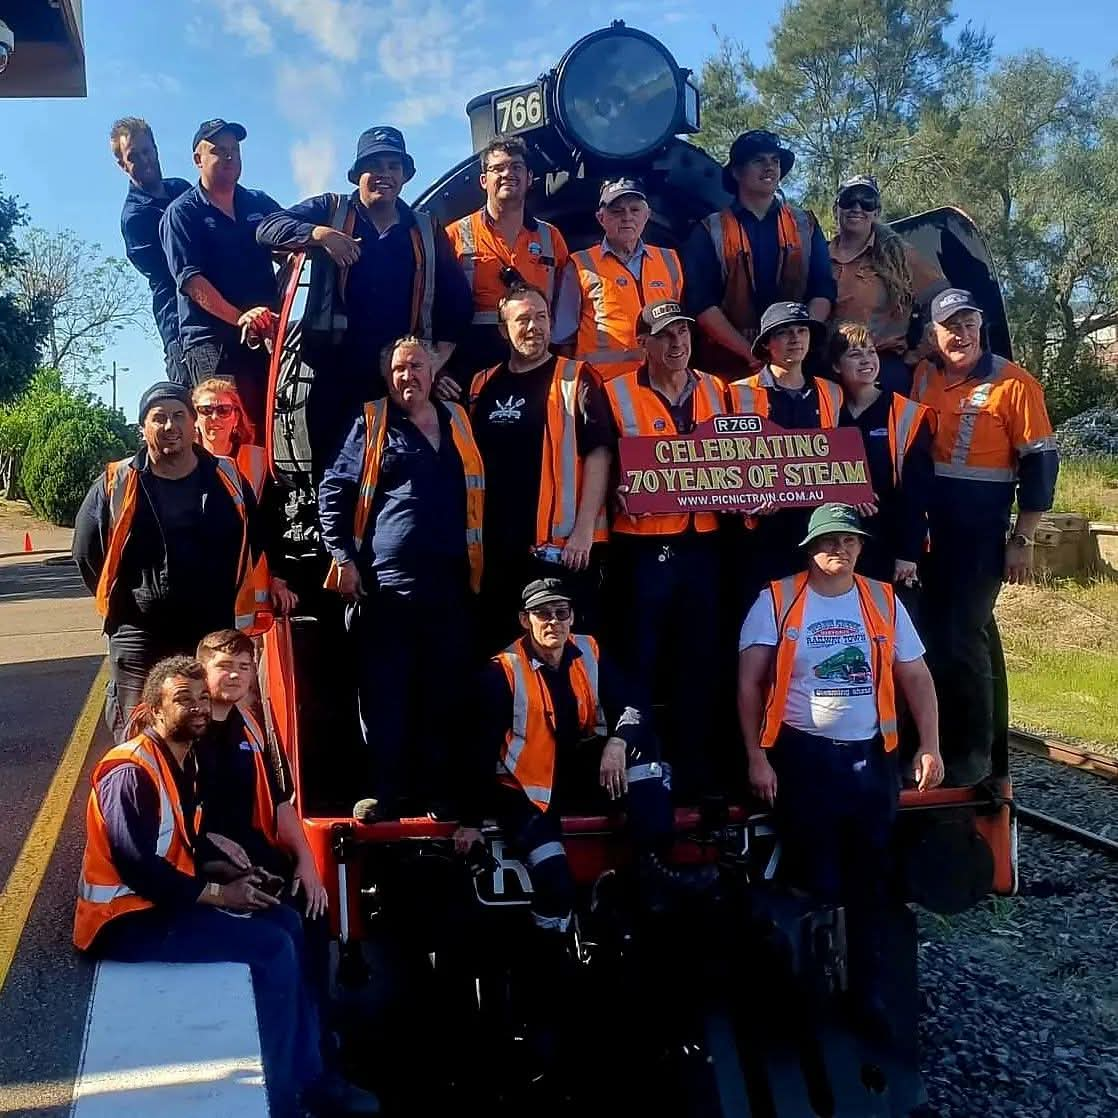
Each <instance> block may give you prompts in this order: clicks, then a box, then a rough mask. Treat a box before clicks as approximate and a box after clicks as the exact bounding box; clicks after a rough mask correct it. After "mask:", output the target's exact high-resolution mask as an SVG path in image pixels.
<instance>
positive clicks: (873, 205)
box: [839, 194, 881, 214]
mask: <svg viewBox="0 0 1118 1118" xmlns="http://www.w3.org/2000/svg"><path fill="white" fill-rule="evenodd" d="M839 209H843V210H862V211H863V212H865V213H870V214H873V213H877V211H878V210H879V209H881V205H880V204H879V203H878V201H877V199H876V198H867V197H865V196H863V195H858V194H854V195H851V196H850V197H849V198H840V199H839Z"/></svg>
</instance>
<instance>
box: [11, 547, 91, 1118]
mask: <svg viewBox="0 0 1118 1118" xmlns="http://www.w3.org/2000/svg"><path fill="white" fill-rule="evenodd" d="M40 528H41V526H40ZM4 535H5V536H7V535H9V534H8V533H5V534H4ZM33 535H34V536H35V537H36V538H35V545H36V546H38V547H42V548H43V549H44V550H43V551H38V552H36V553H33V554H30V555H24V554H22V553H21V549H20V548H19V547H18V546H13V544H16V545H18V544H19V543H20V542H21V541H22V532H20V533H18V534H17V535H16V536H15V538H14V540H9V539H7V538H5V539H0V772H2V773H3V778H2V779H0V819H2V820H3V824H4V825H3V826H2V827H0V882H3V883H4V884H3V894H2V896H0V983H2V988H0V1115H58V1116H60V1118H61V1116H62V1115H65V1114H66V1113H67V1112H68V1108H69V1103H70V1097H71V1091H72V1084H73V1078H74V1074H75V1071H76V1069H77V1063H78V1058H79V1055H80V1051H81V1044H82V1034H83V1030H84V1026H85V1016H86V1009H87V1003H88V999H89V990H90V983H91V980H92V976H93V968H92V966H90V965H89V964H87V963H85V962H83V961H82V960H80V959H79V958H78V956H77V955H76V953H75V952H74V951H73V949H72V947H71V946H70V928H71V923H72V920H73V907H74V884H75V881H76V880H77V876H78V869H79V865H80V860H81V851H82V843H83V837H84V819H83V816H84V806H85V798H86V792H87V790H88V787H89V772H90V769H91V768H92V765H93V763H94V762H95V760H96V759H97V758H98V757H100V756H101V754H102V753H103V752H104V751H105V750H106V749H107V748H108V746H109V744H110V738H109V734H108V731H107V730H106V729H105V727H104V723H103V720H102V719H101V718H100V717H98V714H99V701H98V700H99V698H100V680H98V678H97V677H98V672H99V670H100V668H101V666H102V663H103V660H104V638H103V637H102V635H101V632H100V620H99V618H98V617H97V615H96V612H95V610H94V609H93V603H92V601H91V599H90V597H89V594H88V593H87V591H86V589H85V587H84V585H83V584H82V582H81V579H80V578H79V576H78V573H77V570H76V568H75V567H74V565H73V564H72V563H70V562H69V561H68V558H67V549H68V546H69V534H68V533H66V532H63V531H60V530H58V529H41V530H38V531H36V532H34V533H33ZM5 545H7V546H5ZM95 682H97V685H98V687H97V690H98V694H97V695H96V696H95V697H94V698H93V699H90V693H91V688H92V687H93V685H94V683H95ZM76 723H78V724H79V725H77V726H76V725H75V724H76Z"/></svg>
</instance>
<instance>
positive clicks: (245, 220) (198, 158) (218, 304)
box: [159, 119, 280, 437]
mask: <svg viewBox="0 0 1118 1118" xmlns="http://www.w3.org/2000/svg"><path fill="white" fill-rule="evenodd" d="M245 135H246V132H245V129H244V126H243V125H241V124H232V123H229V122H227V121H224V120H220V119H218V120H207V121H205V122H204V123H203V124H201V125H199V127H198V131H197V132H195V133H194V165H195V166H196V167H197V168H198V178H199V181H198V185H197V186H195V187H192V188H191V189H190V190H188V191H186V193H185V194H183V195H181V196H180V197H179V198H176V199H175V201H174V202H172V203H171V205H170V206H168V208H167V212H166V213H165V214H164V215H163V220H162V222H161V223H160V226H159V234H160V237H161V238H162V241H163V249H164V252H165V253H166V254H167V264H168V266H169V267H170V270H171V275H172V276H173V277H174V280H175V283H176V285H177V286H178V292H179V294H178V309H179V333H180V336H181V338H182V349H183V363H184V364H185V365H186V371H187V374H188V379H189V383H191V384H200V383H201V382H202V381H204V380H206V379H207V378H208V377H215V376H217V377H226V378H228V379H230V380H233V381H234V382H235V383H236V385H237V390H238V392H239V393H240V395H241V399H242V401H243V402H244V405H245V410H246V411H247V412H248V414H249V418H250V419H251V420H252V422H253V424H254V425H255V427H256V430H257V433H258V437H262V434H263V431H262V429H263V424H264V404H265V394H266V391H267V384H268V352H267V350H266V349H265V348H264V346H263V344H262V343H263V341H264V339H265V338H268V337H270V336H271V331H272V329H273V321H274V320H273V317H272V311H273V310H274V309H276V307H277V291H276V276H275V270H274V269H273V268H272V254H271V253H270V252H269V251H268V249H267V248H264V247H263V246H261V245H258V244H257V243H256V227H257V226H258V225H259V224H260V222H261V221H262V220H263V219H264V218H265V217H267V215H268V214H270V213H273V212H274V211H276V210H278V209H279V208H280V207H279V203H278V202H276V201H275V200H274V199H273V198H271V197H269V195H267V194H265V193H264V191H262V190H248V189H246V188H245V187H243V186H241V185H239V183H238V179H240V177H241V141H242V140H243V139H244V138H245Z"/></svg>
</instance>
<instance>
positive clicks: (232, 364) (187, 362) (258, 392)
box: [182, 342, 269, 445]
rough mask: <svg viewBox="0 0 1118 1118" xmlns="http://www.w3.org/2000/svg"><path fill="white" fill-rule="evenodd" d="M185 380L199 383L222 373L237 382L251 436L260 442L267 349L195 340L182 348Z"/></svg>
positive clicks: (266, 378) (264, 410) (263, 435)
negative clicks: (190, 344) (193, 343)
mask: <svg viewBox="0 0 1118 1118" xmlns="http://www.w3.org/2000/svg"><path fill="white" fill-rule="evenodd" d="M182 361H183V365H184V366H185V367H186V372H187V376H188V377H189V380H188V382H187V383H188V384H190V385H196V384H201V383H202V381H204V380H207V379H209V378H210V377H224V378H225V379H226V380H231V381H233V383H234V384H235V385H236V386H237V393H238V395H239V396H240V397H241V403H243V404H244V406H245V412H246V413H247V414H248V417H249V419H250V420H251V421H252V426H253V428H254V430H255V436H254V437H255V439H256V441H257V442H258V443H259V444H260V445H263V444H264V438H265V434H266V433H265V431H264V416H265V413H266V409H267V394H268V362H269V355H268V351H267V350H266V349H265V348H264V347H263V346H260V348H259V349H249V348H248V346H247V345H232V344H226V343H222V342H199V343H198V344H196V345H192V346H191V347H190V348H189V349H187V350H184V351H183V355H182Z"/></svg>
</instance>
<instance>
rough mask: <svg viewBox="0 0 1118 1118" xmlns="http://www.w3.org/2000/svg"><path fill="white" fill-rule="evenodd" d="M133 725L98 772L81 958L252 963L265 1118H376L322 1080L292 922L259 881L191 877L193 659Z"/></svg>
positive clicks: (201, 710) (173, 660) (198, 677)
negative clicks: (326, 1117) (309, 1117)
mask: <svg viewBox="0 0 1118 1118" xmlns="http://www.w3.org/2000/svg"><path fill="white" fill-rule="evenodd" d="M137 713H138V719H137V721H138V722H139V723H140V724H141V725H142V729H140V730H139V732H137V734H136V736H134V737H132V738H131V739H130V740H129V741H126V742H124V743H122V744H120V745H116V746H114V747H113V748H112V749H110V750H109V752H108V753H106V754H105V756H104V757H103V758H102V759H101V760H100V761H99V762H98V763H97V765H95V766H94V769H93V775H92V785H93V786H92V788H91V790H90V793H89V800H88V804H87V806H86V817H85V818H86V844H85V852H84V854H83V856H82V868H81V878H80V880H79V883H78V901H77V908H76V911H75V914H74V944H75V946H76V947H77V948H79V949H80V950H82V951H85V952H88V953H89V954H90V955H92V956H94V957H95V958H100V959H113V960H117V961H120V962H128V963H140V962H160V963H245V964H247V965H248V967H249V968H250V970H251V972H252V984H253V991H254V993H255V995H256V1015H257V1020H258V1022H259V1028H260V1047H261V1055H262V1059H263V1064H264V1074H265V1078H266V1080H267V1087H268V1100H269V1109H270V1111H271V1113H272V1114H273V1115H277V1116H281V1118H298V1116H301V1115H303V1114H304V1113H305V1112H306V1111H307V1110H308V1109H309V1110H310V1111H311V1112H312V1113H314V1114H336V1113H339V1112H341V1113H348V1114H378V1113H380V1107H379V1103H378V1101H377V1099H376V1097H375V1096H373V1095H371V1094H368V1093H366V1092H364V1091H359V1090H357V1089H356V1088H353V1087H350V1086H349V1085H348V1084H346V1083H344V1081H342V1080H340V1079H339V1078H338V1077H337V1076H336V1075H334V1074H331V1073H326V1072H324V1071H323V1062H322V1055H321V1051H320V1048H319V1045H320V1030H319V1019H318V1007H317V1006H316V1004H315V1001H314V998H313V996H312V995H311V992H310V989H309V987H308V985H307V983H306V980H305V978H304V975H303V929H302V922H301V921H300V919H299V916H298V914H297V913H295V912H294V911H292V910H291V909H290V908H288V907H287V906H285V905H281V904H280V903H279V901H278V900H277V899H276V898H275V897H274V896H272V895H271V894H269V893H268V892H266V891H265V890H263V889H262V888H260V887H259V885H260V882H259V878H258V877H257V876H256V875H254V874H251V873H246V874H243V875H241V876H240V877H237V878H235V879H234V880H231V881H227V882H224V883H219V882H216V881H206V880H205V878H204V877H203V876H202V875H201V874H199V872H198V869H197V868H196V866H195V858H194V848H195V844H196V841H197V837H198V826H199V823H200V819H201V808H200V805H199V802H198V796H197V761H196V758H195V754H194V745H195V742H196V741H197V740H198V738H199V737H201V735H202V734H204V733H205V731H206V727H207V725H208V724H209V720H210V696H209V692H208V691H207V689H206V674H205V671H204V669H203V668H202V665H201V664H199V663H198V661H197V660H194V659H192V658H191V657H189V656H172V657H169V658H168V659H165V660H161V661H160V662H159V663H158V664H156V665H155V667H153V668H152V670H151V671H150V672H149V674H148V676H147V679H146V681H145V683H144V689H143V702H142V707H141V708H140V709H139V711H138V712H137ZM230 913H237V914H244V915H246V916H251V917H252V919H248V920H233V919H230V917H229V914H230Z"/></svg>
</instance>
